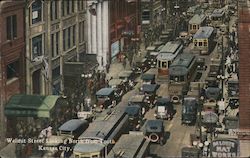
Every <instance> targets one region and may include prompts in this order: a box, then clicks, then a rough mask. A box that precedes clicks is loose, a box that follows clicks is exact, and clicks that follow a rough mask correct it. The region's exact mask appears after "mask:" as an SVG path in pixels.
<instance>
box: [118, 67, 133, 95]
mask: <svg viewBox="0 0 250 158" xmlns="http://www.w3.org/2000/svg"><path fill="white" fill-rule="evenodd" d="M118 77H119V79H121V80H122V81H123V83H124V85H125V88H126V91H129V90H132V89H133V88H134V86H135V81H134V80H135V74H134V73H133V71H130V70H124V71H121V72H120V73H119V75H118Z"/></svg>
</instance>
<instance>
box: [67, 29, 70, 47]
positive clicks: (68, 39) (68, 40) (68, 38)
mask: <svg viewBox="0 0 250 158" xmlns="http://www.w3.org/2000/svg"><path fill="white" fill-rule="evenodd" d="M67 30H68V37H67V42H68V49H69V48H70V36H71V31H70V30H71V29H70V28H68V29H67Z"/></svg>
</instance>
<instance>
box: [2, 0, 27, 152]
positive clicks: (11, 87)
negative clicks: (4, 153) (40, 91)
mask: <svg viewBox="0 0 250 158" xmlns="http://www.w3.org/2000/svg"><path fill="white" fill-rule="evenodd" d="M23 13H24V1H21V0H20V1H12V0H9V1H1V2H0V120H1V121H0V124H1V127H0V148H1V146H2V145H4V144H3V143H4V142H5V140H4V138H5V132H6V118H5V116H4V105H5V104H6V103H7V101H8V99H9V98H10V97H11V96H12V95H14V94H17V93H21V92H24V90H25V87H24V86H25V80H24V79H25V78H24V65H25V64H24V53H25V51H24V41H25V40H24V14H23Z"/></svg>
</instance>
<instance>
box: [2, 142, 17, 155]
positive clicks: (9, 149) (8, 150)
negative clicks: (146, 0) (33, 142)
mask: <svg viewBox="0 0 250 158" xmlns="http://www.w3.org/2000/svg"><path fill="white" fill-rule="evenodd" d="M15 151H16V145H15V144H14V143H10V144H8V145H7V146H5V147H4V148H3V149H2V150H0V157H1V158H10V157H11V158H15V157H16V154H15Z"/></svg>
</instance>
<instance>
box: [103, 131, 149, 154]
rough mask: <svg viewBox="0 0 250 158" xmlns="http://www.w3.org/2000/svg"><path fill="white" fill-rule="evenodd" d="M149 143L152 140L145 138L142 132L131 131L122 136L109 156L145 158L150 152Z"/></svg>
mask: <svg viewBox="0 0 250 158" xmlns="http://www.w3.org/2000/svg"><path fill="white" fill-rule="evenodd" d="M149 144H150V141H149V140H148V139H145V136H144V135H143V133H142V132H134V131H133V132H129V134H124V135H122V136H121V138H120V139H119V141H118V142H117V143H116V145H115V146H114V148H113V149H112V151H113V152H110V153H109V154H108V158H116V157H127V158H144V157H146V156H148V154H149Z"/></svg>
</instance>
